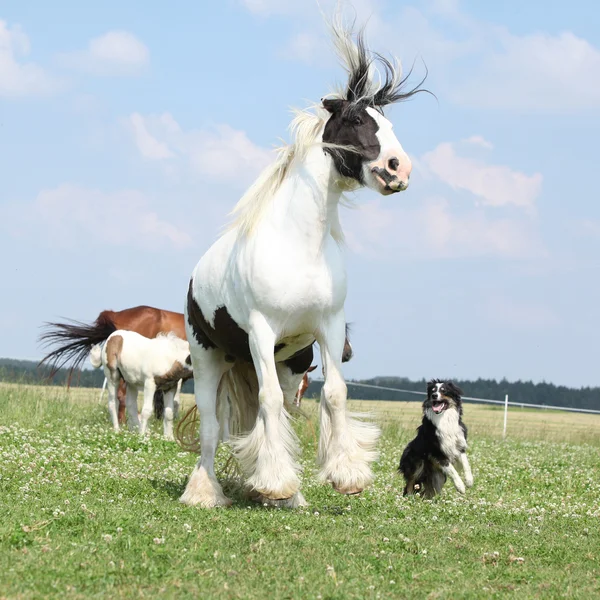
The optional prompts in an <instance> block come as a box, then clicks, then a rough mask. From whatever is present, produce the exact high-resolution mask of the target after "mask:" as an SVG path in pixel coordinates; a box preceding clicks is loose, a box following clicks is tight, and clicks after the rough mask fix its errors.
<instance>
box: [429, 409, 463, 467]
mask: <svg viewBox="0 0 600 600" xmlns="http://www.w3.org/2000/svg"><path fill="white" fill-rule="evenodd" d="M432 412H433V411H432ZM432 416H433V419H431V420H432V421H433V423H434V425H435V428H436V431H435V434H436V435H437V438H438V440H439V442H440V446H441V449H442V452H443V453H444V454H445V455H446V456H447V457H448V458H449V459H450V460H452V461H453V460H456V459H457V458H458V457H459V456H460V454H461V452H463V451H464V450H466V448H467V442H466V440H465V434H464V432H463V430H462V428H461V426H460V424H459V422H458V411H456V410H454V409H448V410H445V411H444V412H443V413H442V414H441V415H436V414H433V415H432Z"/></svg>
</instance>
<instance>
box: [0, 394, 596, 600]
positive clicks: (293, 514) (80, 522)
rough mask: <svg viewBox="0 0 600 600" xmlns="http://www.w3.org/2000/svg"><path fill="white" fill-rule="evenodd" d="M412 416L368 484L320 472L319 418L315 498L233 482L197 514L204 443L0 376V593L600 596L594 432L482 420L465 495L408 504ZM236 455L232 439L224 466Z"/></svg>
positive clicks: (308, 450)
mask: <svg viewBox="0 0 600 600" xmlns="http://www.w3.org/2000/svg"><path fill="white" fill-rule="evenodd" d="M93 394H94V397H95V396H96V395H97V393H96V392H93ZM310 408H311V407H310V405H309V409H310ZM472 408H473V409H475V407H471V406H467V407H466V420H467V423H468V422H469V411H471V409H472ZM477 408H478V410H482V409H481V408H480V407H477ZM310 412H311V413H312V410H311V411H310ZM473 413H475V410H473ZM415 414H416V413H415ZM491 414H493V419H497V418H498V417H497V413H491ZM540 414H541V413H540ZM563 417H564V419H565V420H568V418H569V415H564V416H563ZM540 418H542V417H540ZM416 424H417V423H416V417H415V416H414V414H413V413H411V416H410V417H407V416H404V417H400V418H398V419H396V420H394V419H390V418H389V415H388V417H387V418H386V419H385V426H384V435H383V438H382V441H381V444H380V449H381V457H380V459H379V461H378V462H377V464H376V465H375V470H376V474H377V478H376V482H375V484H374V485H373V487H372V488H370V489H369V490H368V491H366V492H364V493H363V494H362V495H361V497H358V498H354V497H352V498H347V497H343V496H340V495H338V494H336V493H335V492H334V491H333V490H332V489H331V488H330V487H328V486H323V485H319V484H318V483H317V482H316V478H315V477H314V456H315V443H316V440H315V437H314V426H313V424H312V423H307V422H299V423H298V424H297V430H298V432H299V434H300V437H301V439H302V445H303V459H302V460H303V464H304V465H305V473H304V485H303V490H304V493H305V496H306V498H307V500H308V502H309V503H310V506H309V508H308V509H301V510H296V511H290V510H282V509H267V508H264V507H261V506H255V505H251V504H249V503H247V502H245V501H244V500H243V498H242V496H241V495H240V493H239V491H237V488H236V487H235V485H234V484H233V483H230V490H229V491H230V492H231V493H232V495H233V497H234V499H235V503H234V506H233V507H232V508H229V509H219V510H201V509H192V508H188V507H185V506H183V505H181V504H180V503H179V502H178V497H179V495H180V494H181V492H182V491H183V488H184V485H185V482H186V477H187V476H188V475H189V473H190V472H191V469H192V466H193V464H194V462H195V457H193V456H192V455H189V454H186V453H183V452H180V451H179V449H178V447H177V446H176V445H175V444H173V443H168V442H165V441H163V440H162V439H160V437H159V436H158V435H157V432H158V430H159V428H158V424H155V425H154V432H155V433H153V435H152V436H151V438H150V439H148V440H140V439H139V438H138V437H137V436H135V435H132V434H129V433H123V434H120V435H116V434H114V433H112V431H111V430H110V428H109V425H108V418H107V414H106V408H105V406H104V405H99V404H98V403H97V401H95V400H90V399H89V398H85V397H81V396H76V395H74V396H72V397H67V396H66V394H65V393H64V392H53V394H52V395H51V396H48V394H47V392H45V391H44V390H43V389H40V388H36V389H32V388H26V387H17V386H2V387H0V514H1V515H2V517H1V518H0V564H1V565H2V568H1V571H0V597H6V598H56V597H61V598H97V597H102V598H106V597H110V598H121V597H123V598H139V597H156V596H157V595H160V597H161V598H169V597H177V598H187V597H190V598H192V597H193V598H199V597H201V598H260V599H261V600H262V599H263V598H277V599H279V598H323V599H325V598H398V597H409V598H416V597H419V598H424V597H432V598H483V597H488V596H502V597H518V598H520V599H522V598H534V597H538V598H555V597H556V598H557V597H572V598H591V597H598V596H599V595H600V567H599V566H598V549H599V548H600V533H599V531H600V527H599V526H598V523H599V518H600V476H599V475H600V473H599V467H598V465H599V464H600V448H599V445H598V443H593V442H594V440H593V439H592V438H590V441H591V442H592V443H587V444H585V445H579V446H578V445H575V444H572V443H566V442H553V441H551V440H548V439H545V440H535V439H533V438H535V435H534V428H533V427H532V426H531V424H529V425H528V428H529V431H530V432H531V433H532V436H531V438H532V439H528V438H527V436H525V435H520V436H519V438H518V439H517V438H515V439H509V440H507V441H504V442H503V441H501V440H498V439H495V438H494V435H493V434H492V433H491V432H487V433H486V431H485V430H484V429H482V430H481V431H480V432H479V433H477V434H474V435H473V437H472V440H471V444H470V447H471V450H470V457H471V464H472V466H473V470H474V474H475V486H474V487H473V488H472V489H471V490H468V492H467V494H466V496H464V497H461V496H459V495H458V494H457V493H456V492H455V490H454V489H453V487H452V485H451V484H447V485H446V487H445V488H444V492H443V494H442V496H441V497H439V498H438V499H436V500H434V501H422V500H420V499H418V498H416V499H411V500H406V499H404V498H403V497H402V495H401V488H402V483H401V480H399V479H398V477H396V476H395V474H394V471H395V469H396V466H397V462H398V459H399V456H400V453H401V451H402V448H403V446H404V444H405V443H406V442H407V441H408V440H409V439H410V436H411V433H412V431H413V430H414V427H415V426H416ZM490 431H491V430H490ZM494 431H495V429H494ZM597 432H598V430H596V436H598V433H597ZM590 435H591V434H590ZM596 440H597V437H596ZM227 458H228V452H227V449H226V448H222V449H221V450H220V452H219V456H218V462H219V465H220V468H223V467H224V465H225V463H226V461H227ZM232 485H233V488H232V487H231V486H232Z"/></svg>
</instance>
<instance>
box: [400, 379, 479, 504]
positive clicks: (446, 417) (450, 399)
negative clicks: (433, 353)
mask: <svg viewBox="0 0 600 600" xmlns="http://www.w3.org/2000/svg"><path fill="white" fill-rule="evenodd" d="M461 395H462V391H461V390H460V389H459V388H458V386H456V385H455V384H454V383H452V382H451V381H443V380H440V379H433V380H432V381H430V382H429V383H428V384H427V398H426V399H425V401H424V402H423V422H422V423H421V425H420V426H419V428H418V429H417V437H416V438H415V439H414V440H412V442H410V443H409V444H408V446H406V448H405V449H404V452H403V453H402V458H401V459H400V467H399V469H398V471H399V472H400V473H402V475H404V479H405V480H406V486H405V488H404V495H405V496H408V495H413V494H414V493H415V486H416V485H418V486H419V491H420V493H421V496H422V497H424V498H433V497H434V496H435V495H436V494H439V493H440V492H441V491H442V487H443V486H444V483H446V478H447V477H450V479H452V482H453V483H454V487H455V488H456V489H457V490H458V491H459V492H460V493H461V494H464V493H465V485H466V486H467V487H471V486H472V485H473V474H472V473H471V466H470V465H469V460H468V459H467V454H466V451H467V427H466V425H465V424H464V423H463V421H462V401H461ZM458 460H460V463H461V465H462V468H463V472H464V477H465V481H464V483H463V481H462V479H461V478H460V475H459V474H458V472H457V471H456V469H455V468H454V465H453V463H454V462H456V461H458Z"/></svg>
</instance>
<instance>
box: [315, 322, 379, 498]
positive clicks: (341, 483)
mask: <svg viewBox="0 0 600 600" xmlns="http://www.w3.org/2000/svg"><path fill="white" fill-rule="evenodd" d="M316 337H317V342H318V343H319V346H320V348H321V358H322V361H323V366H324V369H325V383H324V385H323V388H322V390H321V406H320V417H321V434H320V437H319V462H320V464H321V473H320V477H321V479H322V480H324V481H330V482H331V484H332V485H333V487H334V489H335V490H337V491H338V492H341V493H342V494H356V493H358V492H361V491H362V490H363V489H364V488H365V487H366V486H367V485H369V484H370V483H371V481H372V480H373V474H372V472H371V467H370V463H371V462H373V461H374V460H375V459H376V458H377V452H376V451H375V446H376V443H377V439H378V437H379V429H378V428H377V427H376V426H375V425H373V424H371V423H364V422H361V421H359V420H358V419H356V418H353V417H351V416H349V415H348V414H347V412H346V396H347V388H346V383H345V382H344V378H343V376H342V372H341V367H342V351H343V348H344V339H345V322H344V315H343V312H340V313H338V314H337V315H335V316H334V317H332V318H330V319H328V320H326V321H324V323H323V325H322V326H321V328H320V330H319V331H318V332H317V336H316Z"/></svg>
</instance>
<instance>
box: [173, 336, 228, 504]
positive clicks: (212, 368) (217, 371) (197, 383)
mask: <svg viewBox="0 0 600 600" xmlns="http://www.w3.org/2000/svg"><path fill="white" fill-rule="evenodd" d="M188 339H193V335H188ZM190 354H191V356H192V366H193V368H194V394H195V396H196V406H197V408H198V413H199V414H200V451H201V454H200V460H199V461H198V463H197V464H196V466H195V468H194V470H193V471H192V474H191V476H190V478H189V480H188V482H187V486H186V488H185V491H184V492H183V495H182V496H181V498H180V501H181V502H183V503H184V504H189V505H190V506H193V505H199V506H202V507H204V508H212V507H214V506H228V505H229V504H231V500H230V499H229V498H227V496H225V494H223V489H222V488H221V485H220V484H219V482H218V481H217V477H216V475H215V453H216V451H217V445H218V443H219V422H218V420H217V390H218V388H219V382H220V381H221V377H222V376H223V373H225V371H226V370H227V368H228V364H227V363H226V362H225V358H224V355H223V352H221V351H220V350H213V349H208V350H205V349H204V348H202V347H201V346H198V345H196V344H193V343H191V344H190ZM229 366H231V365H229Z"/></svg>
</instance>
